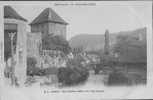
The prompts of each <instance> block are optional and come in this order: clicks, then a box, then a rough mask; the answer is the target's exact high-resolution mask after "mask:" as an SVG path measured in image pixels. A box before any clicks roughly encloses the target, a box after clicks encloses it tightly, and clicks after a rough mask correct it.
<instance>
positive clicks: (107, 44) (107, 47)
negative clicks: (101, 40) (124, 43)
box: [104, 30, 109, 55]
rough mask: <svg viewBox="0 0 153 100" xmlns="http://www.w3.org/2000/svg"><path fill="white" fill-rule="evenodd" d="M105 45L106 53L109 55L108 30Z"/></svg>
mask: <svg viewBox="0 0 153 100" xmlns="http://www.w3.org/2000/svg"><path fill="white" fill-rule="evenodd" d="M104 46H105V47H104V53H105V54H106V55H108V54H109V31H108V30H106V31H105V45H104Z"/></svg>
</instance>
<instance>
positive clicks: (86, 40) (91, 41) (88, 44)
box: [69, 28, 146, 51]
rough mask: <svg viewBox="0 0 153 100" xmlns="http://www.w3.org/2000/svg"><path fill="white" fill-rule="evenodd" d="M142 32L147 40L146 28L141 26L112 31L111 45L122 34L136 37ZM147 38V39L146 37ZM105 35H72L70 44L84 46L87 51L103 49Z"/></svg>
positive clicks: (76, 46) (73, 46) (75, 46)
mask: <svg viewBox="0 0 153 100" xmlns="http://www.w3.org/2000/svg"><path fill="white" fill-rule="evenodd" d="M140 34H141V36H142V38H143V40H145V41H146V28H140V29H136V30H132V31H123V32H118V33H110V46H111V47H112V46H113V45H114V44H115V43H116V42H117V37H118V36H120V35H127V36H131V37H134V38H137V37H139V35H140ZM144 38H145V39H144ZM104 41H105V39H104V35H103V34H102V35H97V34H96V35H94V34H93V35H89V34H81V35H77V36H74V37H72V38H71V39H70V40H69V44H70V46H71V47H72V48H78V47H83V50H85V51H99V50H103V48H104V44H105V42H104Z"/></svg>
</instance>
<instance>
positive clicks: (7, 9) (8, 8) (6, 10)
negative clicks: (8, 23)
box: [4, 6, 27, 22]
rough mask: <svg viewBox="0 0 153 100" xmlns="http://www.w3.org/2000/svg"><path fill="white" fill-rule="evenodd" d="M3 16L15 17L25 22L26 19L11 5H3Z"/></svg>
mask: <svg viewBox="0 0 153 100" xmlns="http://www.w3.org/2000/svg"><path fill="white" fill-rule="evenodd" d="M4 18H10V19H17V20H22V21H25V22H27V20H26V19H25V18H23V17H22V16H20V15H19V14H18V13H17V12H16V11H15V10H14V9H13V8H12V7H11V6H4Z"/></svg>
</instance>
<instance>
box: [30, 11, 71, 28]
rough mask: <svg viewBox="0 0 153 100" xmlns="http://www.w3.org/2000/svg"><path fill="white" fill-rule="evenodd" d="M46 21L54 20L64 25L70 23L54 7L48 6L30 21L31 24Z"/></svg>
mask: <svg viewBox="0 0 153 100" xmlns="http://www.w3.org/2000/svg"><path fill="white" fill-rule="evenodd" d="M45 22H53V23H59V24H64V25H67V24H68V23H67V22H66V21H64V20H63V19H62V18H61V17H60V16H59V15H58V14H57V13H56V12H55V11H54V10H53V9H52V8H46V9H45V10H43V11H42V12H41V13H40V14H39V15H38V16H37V17H36V18H35V19H34V20H33V21H32V22H31V23H30V25H34V24H41V23H45Z"/></svg>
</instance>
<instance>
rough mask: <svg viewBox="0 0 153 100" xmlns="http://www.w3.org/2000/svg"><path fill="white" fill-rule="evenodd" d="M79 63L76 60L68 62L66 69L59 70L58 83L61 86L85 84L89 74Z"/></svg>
mask: <svg viewBox="0 0 153 100" xmlns="http://www.w3.org/2000/svg"><path fill="white" fill-rule="evenodd" d="M70 62H71V63H70ZM80 63H81V62H79V61H78V59H73V60H70V61H69V64H68V65H67V67H66V68H59V71H58V80H59V82H61V83H62V84H63V85H75V84H79V83H83V82H85V81H86V80H87V78H88V76H89V72H88V70H87V68H85V67H82V66H81V64H80Z"/></svg>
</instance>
